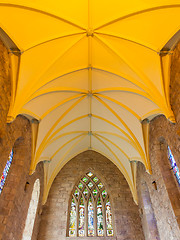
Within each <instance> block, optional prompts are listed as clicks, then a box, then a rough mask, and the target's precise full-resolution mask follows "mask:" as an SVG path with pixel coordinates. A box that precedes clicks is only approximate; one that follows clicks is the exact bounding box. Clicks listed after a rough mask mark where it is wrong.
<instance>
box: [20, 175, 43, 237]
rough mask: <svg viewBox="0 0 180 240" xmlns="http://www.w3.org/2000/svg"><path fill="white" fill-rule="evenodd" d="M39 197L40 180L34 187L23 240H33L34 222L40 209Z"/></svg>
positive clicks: (37, 180)
mask: <svg viewBox="0 0 180 240" xmlns="http://www.w3.org/2000/svg"><path fill="white" fill-rule="evenodd" d="M39 195H40V181H39V179H36V181H35V183H34V187H33V192H32V196H31V201H30V204H29V209H28V213H27V218H26V223H25V228H24V232H23V236H22V240H31V237H32V233H33V227H34V221H35V217H36V211H37V207H38V202H39Z"/></svg>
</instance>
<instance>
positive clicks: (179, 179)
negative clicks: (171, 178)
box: [168, 146, 180, 185]
mask: <svg viewBox="0 0 180 240" xmlns="http://www.w3.org/2000/svg"><path fill="white" fill-rule="evenodd" d="M168 158H169V161H170V163H171V167H172V170H173V173H174V175H175V177H176V179H177V182H178V184H179V185H180V172H179V168H178V167H177V165H176V161H175V159H174V156H173V155H172V152H171V149H170V147H169V146H168Z"/></svg>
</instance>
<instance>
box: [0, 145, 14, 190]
mask: <svg viewBox="0 0 180 240" xmlns="http://www.w3.org/2000/svg"><path fill="white" fill-rule="evenodd" d="M12 160H13V150H11V152H10V154H9V158H8V160H7V163H6V166H5V168H4V170H3V173H2V175H1V180H0V194H1V192H2V190H3V187H4V184H5V181H6V178H7V175H8V172H9V169H10V166H11V163H12Z"/></svg>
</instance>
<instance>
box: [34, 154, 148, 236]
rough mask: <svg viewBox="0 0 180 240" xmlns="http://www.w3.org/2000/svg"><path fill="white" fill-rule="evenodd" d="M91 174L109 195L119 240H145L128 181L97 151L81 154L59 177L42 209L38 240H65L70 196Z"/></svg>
mask: <svg viewBox="0 0 180 240" xmlns="http://www.w3.org/2000/svg"><path fill="white" fill-rule="evenodd" d="M88 171H92V172H93V173H94V174H95V175H96V176H97V177H98V178H99V179H101V181H102V183H103V184H104V186H105V188H106V190H107V192H108V193H109V195H110V200H111V205H112V209H113V213H114V222H115V233H116V236H117V239H118V240H125V239H126V240H135V239H136V240H143V239H144V236H143V233H142V228H141V223H140V217H139V213H138V207H137V205H136V204H135V203H134V201H133V199H132V194H131V192H130V189H129V186H128V184H127V182H126V180H125V178H124V177H123V175H122V174H121V172H120V171H119V169H118V168H117V167H116V166H115V165H114V164H113V163H112V162H111V161H109V160H108V159H107V158H105V157H104V156H102V155H101V154H99V153H96V152H94V151H86V152H84V153H81V154H79V155H78V156H76V157H75V158H73V159H72V160H71V161H69V162H68V163H67V164H66V165H65V166H64V167H63V168H62V170H61V171H60V172H59V174H58V175H57V176H56V178H55V180H54V182H53V184H52V187H51V189H50V192H49V196H48V200H47V203H46V204H45V206H44V208H43V213H42V220H41V225H40V232H39V237H38V240H49V239H51V240H58V239H60V240H63V239H66V230H67V219H68V203H69V199H70V197H71V192H72V189H73V187H74V185H75V184H76V183H77V181H78V180H79V179H80V178H81V177H82V176H83V175H84V174H85V173H87V172H88ZM83 239H85V238H83ZM93 239H98V238H93Z"/></svg>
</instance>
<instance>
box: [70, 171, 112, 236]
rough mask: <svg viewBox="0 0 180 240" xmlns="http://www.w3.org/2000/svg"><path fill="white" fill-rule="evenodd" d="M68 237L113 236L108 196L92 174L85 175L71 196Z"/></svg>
mask: <svg viewBox="0 0 180 240" xmlns="http://www.w3.org/2000/svg"><path fill="white" fill-rule="evenodd" d="M68 236H69V237H93V236H98V237H106V236H107V237H111V236H114V231H113V220H112V209H111V203H110V199H109V195H108V193H107V192H106V189H105V187H104V185H103V184H102V182H101V181H100V180H99V178H97V177H96V176H95V175H94V174H93V173H92V172H88V173H86V174H85V176H84V177H83V178H81V180H80V181H79V182H78V184H77V185H76V186H75V187H74V189H73V194H72V196H71V203H70V212H69V221H68Z"/></svg>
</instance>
